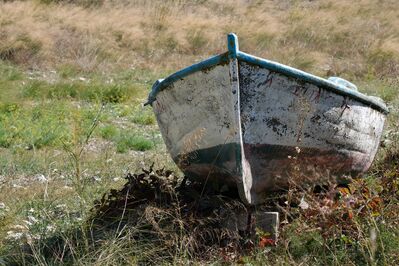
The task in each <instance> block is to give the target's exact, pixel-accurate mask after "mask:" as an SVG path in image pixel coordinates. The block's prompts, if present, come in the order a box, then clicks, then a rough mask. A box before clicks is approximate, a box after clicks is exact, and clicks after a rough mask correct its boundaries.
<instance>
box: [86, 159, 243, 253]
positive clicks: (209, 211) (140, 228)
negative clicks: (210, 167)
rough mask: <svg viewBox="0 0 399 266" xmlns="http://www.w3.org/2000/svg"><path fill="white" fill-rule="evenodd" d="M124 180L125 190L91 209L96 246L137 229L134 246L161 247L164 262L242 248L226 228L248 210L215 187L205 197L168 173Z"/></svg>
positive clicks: (197, 187) (147, 173) (237, 236)
mask: <svg viewBox="0 0 399 266" xmlns="http://www.w3.org/2000/svg"><path fill="white" fill-rule="evenodd" d="M126 179H127V180H128V182H127V183H126V184H125V186H124V187H123V188H122V189H121V190H119V191H117V190H111V191H110V193H108V194H107V195H104V196H103V198H102V199H101V200H99V201H98V202H96V205H95V207H94V208H93V209H92V213H93V217H92V219H90V220H91V221H92V222H91V231H92V233H91V235H92V236H93V238H94V239H97V240H94V242H96V241H98V238H101V236H103V235H104V234H105V232H106V231H108V232H114V233H115V235H118V236H119V237H123V236H124V235H126V234H127V233H128V232H130V233H131V232H132V231H133V230H132V228H135V233H134V234H133V236H132V237H133V238H134V239H135V241H138V242H140V241H143V239H145V242H151V243H152V244H154V246H161V247H162V249H161V251H159V252H160V253H162V256H161V255H160V253H159V254H158V255H160V257H161V258H162V259H165V258H169V260H173V258H175V257H176V256H177V257H179V258H181V257H186V258H187V259H193V258H196V259H205V258H209V257H210V256H213V255H214V254H213V252H214V251H215V248H216V250H218V249H219V248H223V247H225V246H234V247H235V248H237V250H238V249H240V248H241V244H242V240H243V237H242V234H240V233H242V232H239V230H237V227H234V226H231V225H230V226H227V223H226V220H228V219H231V216H232V215H234V213H236V211H237V209H240V208H242V209H243V210H245V206H244V205H243V204H242V203H241V202H240V201H239V200H237V199H233V198H229V197H227V196H224V195H220V194H219V193H218V192H216V191H213V190H212V189H211V188H207V191H206V193H205V194H204V195H203V196H202V197H201V192H202V189H203V185H202V184H200V183H196V182H190V181H187V180H186V179H184V180H183V181H182V182H178V180H177V178H176V177H175V176H174V175H173V173H172V172H171V171H167V170H164V169H160V170H154V169H153V168H152V167H151V168H150V169H149V170H143V173H142V174H133V175H131V174H129V175H127V177H126Z"/></svg>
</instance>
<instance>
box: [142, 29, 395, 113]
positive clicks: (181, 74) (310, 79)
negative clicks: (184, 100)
mask: <svg viewBox="0 0 399 266" xmlns="http://www.w3.org/2000/svg"><path fill="white" fill-rule="evenodd" d="M228 48H229V51H228V52H225V53H222V54H219V55H216V56H212V57H210V58H208V59H205V60H203V61H200V62H199V63H196V64H193V65H191V66H188V67H186V68H183V69H181V70H179V71H177V72H175V73H173V74H171V75H170V76H168V77H167V78H165V79H163V80H158V81H157V82H156V83H155V84H154V85H153V87H152V90H151V92H150V94H149V96H148V101H147V102H146V103H145V105H147V104H152V103H153V102H154V101H155V100H156V95H157V94H158V93H159V92H160V91H161V90H163V89H164V88H166V87H168V86H169V85H171V84H172V83H174V82H175V81H177V80H181V79H183V78H185V77H187V76H188V75H191V74H193V73H195V72H198V71H204V70H206V69H209V68H212V67H215V66H217V65H222V64H226V63H228V62H229V60H230V59H231V58H237V59H238V61H244V62H246V63H249V64H253V65H256V66H259V67H262V68H265V69H267V70H269V71H273V72H276V73H280V74H283V75H286V76H288V77H291V78H296V79H298V80H301V81H304V82H307V83H309V84H313V85H315V86H318V87H322V88H324V89H326V90H329V91H331V92H334V93H336V94H339V95H342V96H345V97H347V96H348V97H351V98H352V99H354V100H357V101H359V102H361V103H363V104H366V105H368V106H370V107H372V108H374V109H376V110H377V111H380V112H382V113H384V114H388V113H389V110H388V108H387V106H386V105H385V104H384V103H383V102H380V101H378V100H376V99H373V98H372V97H370V96H367V95H365V94H363V93H361V92H358V91H355V90H352V89H348V88H347V87H345V86H343V85H340V84H336V83H334V82H332V81H329V80H327V79H325V78H322V77H318V76H315V75H313V74H310V73H307V72H305V71H302V70H299V69H296V68H293V67H290V66H287V65H284V64H280V63H277V62H274V61H271V60H267V59H264V58H260V57H257V56H253V55H250V54H247V53H245V52H242V51H240V50H239V49H238V42H237V36H236V35H235V34H233V33H230V34H229V35H228Z"/></svg>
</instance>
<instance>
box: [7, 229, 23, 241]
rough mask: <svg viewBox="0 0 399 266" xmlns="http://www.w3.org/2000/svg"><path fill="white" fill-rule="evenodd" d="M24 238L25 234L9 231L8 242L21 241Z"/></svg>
mask: <svg viewBox="0 0 399 266" xmlns="http://www.w3.org/2000/svg"><path fill="white" fill-rule="evenodd" d="M23 236H24V233H20V232H14V231H8V232H7V236H6V239H7V240H20V239H21V238H22V237H23Z"/></svg>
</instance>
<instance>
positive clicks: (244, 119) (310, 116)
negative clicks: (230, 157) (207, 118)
mask: <svg viewBox="0 0 399 266" xmlns="http://www.w3.org/2000/svg"><path fill="white" fill-rule="evenodd" d="M240 95H241V123H242V132H243V142H244V147H245V156H246V158H247V159H248V160H252V161H251V163H250V165H251V167H252V172H253V173H257V175H256V176H254V177H253V178H254V182H255V184H254V186H253V187H256V189H257V190H259V189H260V190H262V189H263V188H264V187H268V186H269V187H273V186H274V183H276V180H275V179H276V178H277V177H280V179H281V180H283V181H284V179H285V181H287V178H288V173H290V172H291V174H292V171H288V170H287V169H289V168H290V167H291V166H293V165H295V164H296V165H297V166H301V167H303V168H302V169H301V171H305V170H306V169H308V168H314V169H317V170H315V172H323V171H328V172H334V171H335V173H353V174H357V173H361V172H364V171H366V170H367V169H368V168H369V166H370V164H371V162H372V160H373V158H374V156H375V153H376V151H377V148H378V145H379V140H380V136H381V134H382V130H383V125H384V121H385V116H384V115H383V114H382V113H381V112H379V111H376V110H375V109H372V108H370V107H369V106H366V105H365V104H363V103H361V102H358V101H356V100H353V99H351V98H349V97H344V96H341V95H338V94H335V93H333V92H331V91H329V90H326V89H323V88H321V87H317V86H315V85H312V84H309V83H306V82H303V81H300V80H298V79H295V78H291V77H287V76H284V75H282V74H279V73H276V72H273V71H269V70H268V69H265V68H261V67H259V66H255V65H251V64H248V63H246V62H241V61H240ZM295 147H297V148H295ZM305 151H306V152H305ZM310 151H311V152H310ZM269 153H270V154H269ZM298 158H301V159H298ZM310 162H314V163H313V164H312V163H310ZM297 168H298V167H297ZM305 168H306V169H305ZM281 180H280V181H281ZM283 183H284V182H283ZM262 187H263V188H262Z"/></svg>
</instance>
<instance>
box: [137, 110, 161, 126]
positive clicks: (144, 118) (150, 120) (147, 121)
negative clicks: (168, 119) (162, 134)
mask: <svg viewBox="0 0 399 266" xmlns="http://www.w3.org/2000/svg"><path fill="white" fill-rule="evenodd" d="M132 121H133V122H134V123H135V124H139V125H154V124H155V122H156V119H155V115H154V113H153V112H152V109H151V108H145V109H144V108H142V109H141V110H137V111H136V113H135V115H134V116H133V118H132Z"/></svg>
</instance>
